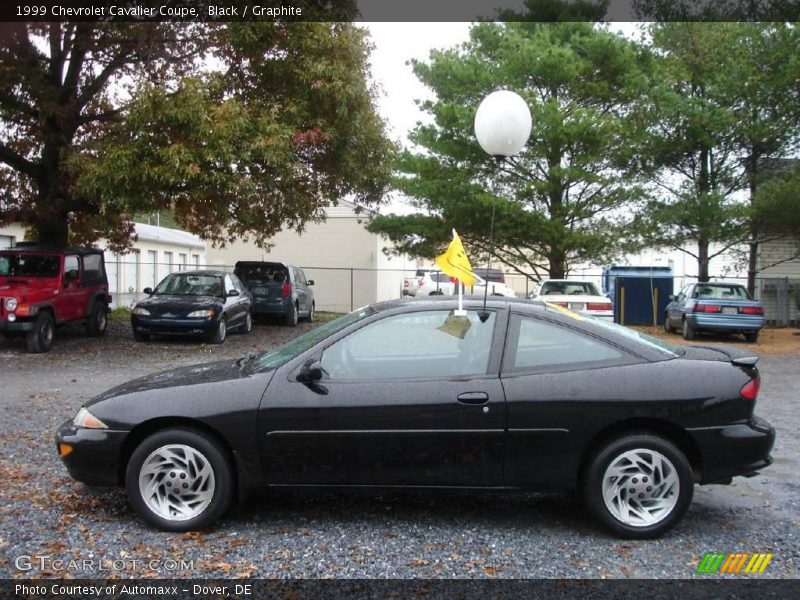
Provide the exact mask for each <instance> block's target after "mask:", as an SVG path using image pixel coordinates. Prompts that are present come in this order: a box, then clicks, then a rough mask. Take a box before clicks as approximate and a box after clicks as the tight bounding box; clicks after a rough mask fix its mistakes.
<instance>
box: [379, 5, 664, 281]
mask: <svg viewBox="0 0 800 600" xmlns="http://www.w3.org/2000/svg"><path fill="white" fill-rule="evenodd" d="M537 4H538V3H537V2H528V3H527V6H528V8H529V10H531V12H532V13H533V16H534V17H535V15H536V13H535V12H533V8H534V7H535V5H537ZM545 4H547V3H545ZM530 16H531V14H526V15H520V16H519V18H518V19H517V20H516V21H515V22H509V23H480V24H477V25H475V26H473V27H472V29H471V32H470V40H469V41H468V42H466V43H465V44H464V45H463V46H461V47H458V48H452V49H449V50H442V51H434V52H432V53H431V59H430V61H429V62H427V63H423V62H417V63H414V72H415V74H416V75H417V77H418V78H419V79H420V80H421V81H422V82H423V83H424V84H426V85H427V86H428V87H429V88H431V90H433V92H434V93H435V95H436V100H435V101H426V102H423V103H421V107H422V109H423V110H424V111H426V112H428V113H429V114H430V115H431V116H432V118H433V123H432V124H429V125H420V126H418V127H417V128H416V129H415V130H414V132H413V133H412V134H411V135H410V141H411V142H412V143H413V145H414V147H413V148H412V149H409V150H406V151H405V152H403V153H402V154H401V156H400V157H399V158H398V160H397V162H396V168H397V176H396V177H395V180H394V185H395V187H396V188H397V189H399V190H401V191H402V192H403V193H404V194H406V195H407V196H408V197H409V198H411V199H412V202H413V203H414V204H415V206H417V207H418V208H420V209H424V211H425V212H426V213H427V214H416V215H410V216H397V215H385V216H379V217H375V218H374V219H373V221H372V222H371V224H370V230H372V231H375V232H380V233H383V234H385V235H387V236H388V237H389V238H390V239H391V240H392V241H393V242H394V243H395V244H396V247H397V249H398V251H400V252H409V253H411V254H413V255H420V256H428V257H431V256H433V255H435V254H438V253H440V252H441V251H443V249H444V248H445V247H446V245H447V242H448V241H449V239H450V232H451V229H452V228H455V229H456V230H458V232H459V234H460V235H461V237H462V239H463V240H464V242H465V245H466V247H467V251H468V253H470V255H471V257H472V260H473V263H475V262H477V260H478V257H479V256H480V254H481V253H482V252H484V251H488V245H489V244H488V238H489V225H490V221H491V214H492V208H493V207H494V208H495V210H496V219H495V240H496V243H497V246H496V248H495V257H496V258H498V259H499V260H501V261H503V262H505V263H507V264H508V265H513V266H518V267H523V268H524V269H525V270H526V271H533V272H535V273H543V272H547V273H548V274H549V275H550V276H552V277H560V276H563V275H564V273H565V272H566V271H567V270H568V269H569V265H570V263H572V262H575V261H589V260H591V261H596V262H604V261H606V260H609V259H610V257H611V256H612V255H614V254H615V253H616V252H618V251H619V250H620V249H621V247H622V246H623V245H624V243H625V242H626V239H625V235H624V234H623V232H624V231H625V227H626V225H627V224H628V222H629V220H630V211H626V210H625V207H628V206H630V204H631V203H632V202H635V201H636V200H637V199H638V198H639V190H638V189H637V187H636V185H635V178H634V175H633V172H634V170H635V167H636V164H635V163H636V161H635V155H634V153H633V149H634V148H635V146H636V139H635V131H636V127H635V125H634V118H635V117H634V115H633V114H632V112H631V111H630V110H628V108H627V106H628V105H629V103H631V102H633V101H635V99H636V98H637V97H638V96H639V94H640V92H641V89H640V86H641V85H643V83H644V78H643V77H642V70H643V69H644V68H646V64H647V60H648V59H647V56H646V55H645V54H643V53H642V52H640V49H639V48H638V47H637V46H636V45H634V44H633V43H631V42H629V41H627V40H625V39H623V38H621V37H620V36H617V35H614V34H612V33H609V32H607V31H605V30H603V29H601V28H598V27H595V26H593V25H591V24H589V23H557V24H544V23H537V22H524V19H525V18H529V17H530ZM502 88H507V89H511V90H514V91H516V92H517V93H519V94H520V95H521V96H522V97H523V98H524V99H525V101H526V102H527V103H528V105H529V107H530V109H531V112H532V115H533V122H534V126H533V132H532V134H531V138H530V140H529V142H528V144H527V146H526V147H525V148H524V149H523V150H522V151H521V152H520V154H519V155H517V156H515V157H513V158H512V159H509V160H507V161H506V162H504V163H503V164H502V165H496V164H495V162H494V161H493V160H492V159H491V158H490V157H488V156H487V155H486V154H485V153H484V152H483V150H482V149H481V148H480V146H479V145H478V143H477V141H476V140H475V137H474V133H473V120H474V117H475V111H476V109H477V106H478V104H479V103H480V101H481V100H482V99H483V98H484V97H485V96H486V95H487V94H488V93H490V92H491V91H493V90H495V89H502Z"/></svg>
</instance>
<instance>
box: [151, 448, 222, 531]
mask: <svg viewBox="0 0 800 600" xmlns="http://www.w3.org/2000/svg"><path fill="white" fill-rule="evenodd" d="M214 490H215V478H214V470H213V469H212V467H211V464H210V463H209V461H208V459H207V458H206V457H205V456H204V455H203V454H202V453H201V452H199V451H198V450H196V449H195V448H192V447H191V446H187V445H184V444H169V445H166V446H161V447H160V448H157V449H156V450H154V451H153V452H151V453H150V455H149V456H148V457H147V458H146V459H145V461H144V463H143V464H142V467H141V469H140V470H139V493H140V494H141V497H142V500H143V501H144V503H145V504H146V505H147V507H148V508H149V509H150V510H151V511H153V513H155V514H156V515H158V516H159V517H161V518H163V519H166V520H168V521H186V520H188V519H193V518H195V517H197V516H198V515H200V514H201V513H202V512H203V511H204V510H205V509H206V508H207V507H208V505H209V504H210V503H211V500H212V499H213V497H214Z"/></svg>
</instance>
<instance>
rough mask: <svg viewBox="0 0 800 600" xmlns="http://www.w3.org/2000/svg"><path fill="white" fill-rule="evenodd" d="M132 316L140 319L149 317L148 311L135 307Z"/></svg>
mask: <svg viewBox="0 0 800 600" xmlns="http://www.w3.org/2000/svg"><path fill="white" fill-rule="evenodd" d="M133 314H135V315H139V316H141V317H149V316H150V311H149V310H147V309H146V308H142V307H141V306H137V307H136V308H134V309H133Z"/></svg>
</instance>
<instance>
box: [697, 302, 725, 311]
mask: <svg viewBox="0 0 800 600" xmlns="http://www.w3.org/2000/svg"><path fill="white" fill-rule="evenodd" d="M692 312H706V313H718V312H722V307H721V306H717V305H716V304H695V305H694V308H693V309H692Z"/></svg>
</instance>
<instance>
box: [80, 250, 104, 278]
mask: <svg viewBox="0 0 800 600" xmlns="http://www.w3.org/2000/svg"><path fill="white" fill-rule="evenodd" d="M104 279H105V273H103V260H102V256H101V255H100V254H87V255H86V256H84V257H83V281H84V283H86V284H91V285H94V284H97V283H101V282H102V281H103V280H104Z"/></svg>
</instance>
